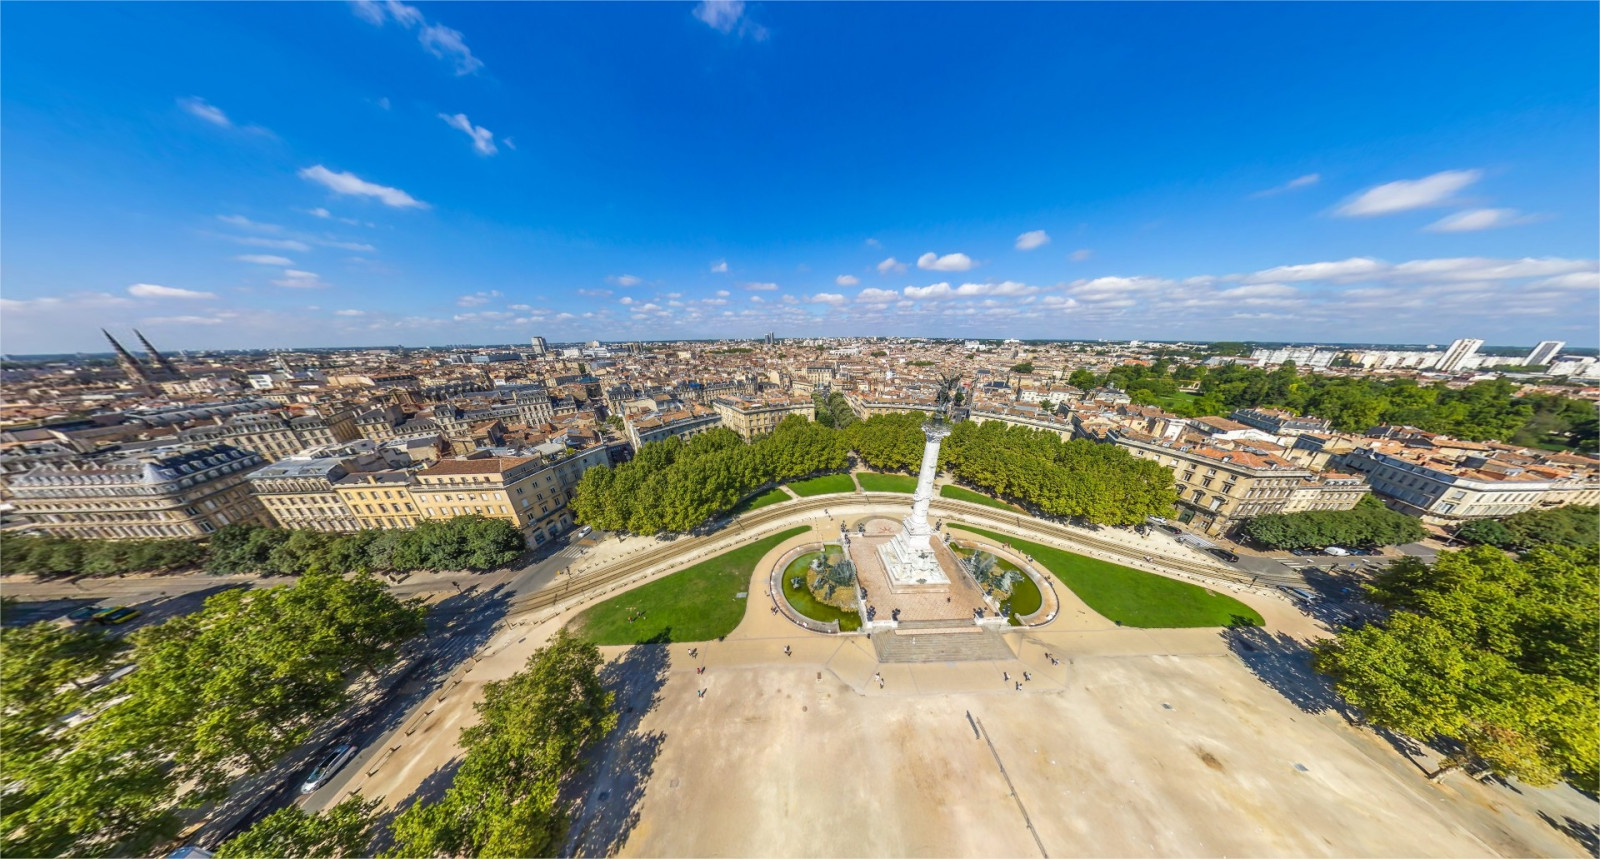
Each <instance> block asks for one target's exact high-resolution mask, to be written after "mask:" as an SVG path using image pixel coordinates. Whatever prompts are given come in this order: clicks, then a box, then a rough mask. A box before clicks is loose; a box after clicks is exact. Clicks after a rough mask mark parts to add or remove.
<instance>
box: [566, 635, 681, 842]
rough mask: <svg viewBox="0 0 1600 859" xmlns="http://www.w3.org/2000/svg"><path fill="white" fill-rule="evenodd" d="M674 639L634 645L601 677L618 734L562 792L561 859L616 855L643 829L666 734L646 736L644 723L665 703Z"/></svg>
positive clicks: (604, 743) (591, 756)
mask: <svg viewBox="0 0 1600 859" xmlns="http://www.w3.org/2000/svg"><path fill="white" fill-rule="evenodd" d="M670 635H671V630H670V629H668V630H663V631H662V632H661V633H660V634H658V635H657V636H656V637H655V638H652V639H651V640H650V641H648V642H646V643H644V644H636V645H634V646H633V647H631V648H629V649H628V651H627V652H626V653H624V654H623V655H622V657H621V658H619V659H617V660H616V661H615V662H612V663H611V664H610V665H607V666H606V667H605V668H603V669H602V670H601V672H600V678H601V681H602V682H603V683H604V684H605V685H606V688H608V689H610V690H611V691H613V692H615V693H616V696H617V699H616V707H617V711H618V720H617V728H616V730H615V731H613V732H612V733H611V735H610V736H609V737H607V738H606V739H605V740H603V741H602V742H601V743H600V744H599V745H598V746H596V747H595V748H594V749H592V750H591V751H590V753H589V755H588V760H587V762H586V765H585V767H584V769H583V771H582V773H581V775H580V776H579V777H578V778H576V779H574V780H573V782H572V783H571V784H570V785H568V786H567V787H566V788H565V789H564V790H563V791H562V793H563V794H564V796H563V799H565V800H566V802H567V804H568V807H569V808H570V809H572V812H573V817H572V829H571V830H570V831H569V832H568V835H567V843H566V845H565V847H564V848H563V849H562V853H561V855H563V856H612V855H615V854H616V853H617V851H618V850H620V849H622V846H623V845H624V844H626V843H627V841H628V835H629V834H630V833H631V832H632V831H633V828H634V827H635V826H636V825H638V823H639V803H640V801H641V800H642V799H643V798H644V793H645V789H646V787H647V786H648V785H649V783H650V777H651V775H652V774H653V773H654V772H655V761H656V757H657V756H658V755H659V754H660V753H661V745H662V743H664V742H665V741H666V734H665V733H662V732H660V731H646V730H644V729H643V728H641V727H640V723H641V722H642V721H643V719H644V717H645V714H647V713H649V712H650V711H651V710H653V709H655V707H656V704H658V703H659V702H660V700H661V694H660V693H661V687H662V686H663V685H664V684H665V683H666V681H667V671H668V668H669V667H670V664H671V655H670V653H669V651H668V650H667V646H666V643H667V642H668V641H670V640H671V638H670Z"/></svg>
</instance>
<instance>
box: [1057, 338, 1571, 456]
mask: <svg viewBox="0 0 1600 859" xmlns="http://www.w3.org/2000/svg"><path fill="white" fill-rule="evenodd" d="M1068 383H1069V384H1071V385H1072V386H1074V387H1077V388H1081V389H1083V390H1089V389H1090V388H1093V387H1095V386H1097V385H1111V386H1113V387H1117V388H1120V389H1122V390H1124V391H1126V392H1128V395H1129V396H1131V397H1132V398H1133V400H1134V402H1137V403H1141V404H1144V405H1164V406H1165V407H1166V408H1167V409H1168V410H1170V411H1172V412H1175V413H1177V414H1180V415H1183V416H1185V417H1199V416H1204V415H1226V414H1228V413H1230V412H1231V411H1233V410H1234V409H1240V408H1255V407H1258V406H1267V407H1271V408H1282V409H1288V410H1289V411H1292V412H1295V413H1296V414H1310V415H1316V416H1318V417H1321V418H1325V419H1327V420H1328V421H1329V422H1331V423H1332V425H1333V428H1334V429H1337V430H1340V431H1343V432H1364V431H1366V430H1368V429H1371V428H1372V427H1374V426H1378V425H1381V424H1391V425H1407V426H1414V427H1419V428H1421V429H1424V430H1427V431H1429V432H1437V433H1445V434H1448V435H1452V436H1456V437H1458V438H1465V439H1472V440H1477V441H1485V440H1496V441H1505V442H1510V443H1512V444H1521V445H1530V446H1531V445H1540V444H1563V445H1567V446H1570V447H1574V448H1579V449H1583V450H1590V451H1593V450H1597V449H1600V422H1597V420H1596V412H1595V407H1594V405H1593V404H1592V403H1588V402H1585V401H1583V400H1578V399H1573V398H1570V397H1563V396H1560V395H1558V394H1544V393H1530V394H1524V395H1520V396H1519V391H1518V386H1517V384H1516V383H1514V382H1511V381H1510V380H1507V379H1493V380H1487V381H1481V382H1474V383H1473V384H1471V385H1467V386H1466V387H1464V388H1451V387H1449V386H1448V385H1446V384H1445V383H1443V382H1440V383H1437V384H1434V385H1419V384H1417V382H1416V381H1415V380H1412V379H1377V378H1363V377H1355V378H1352V377H1344V376H1324V375H1321V374H1318V373H1309V374H1306V375H1301V374H1300V372H1299V370H1298V368H1297V367H1295V365H1294V362H1292V361H1291V362H1286V363H1284V364H1283V365H1281V366H1280V367H1278V368H1277V369H1275V370H1271V371H1268V370H1265V369H1262V368H1259V367H1248V366H1244V365H1240V364H1227V365H1224V366H1221V367H1216V368H1207V367H1205V366H1201V365H1182V366H1176V367H1174V366H1173V365H1171V364H1170V363H1169V362H1168V361H1166V360H1165V359H1157V360H1156V361H1155V362H1153V363H1152V364H1151V365H1150V366H1148V367H1144V366H1132V365H1129V366H1119V367H1115V368H1113V369H1112V370H1111V371H1110V372H1108V373H1106V374H1105V375H1103V376H1096V375H1095V374H1094V373H1091V372H1090V371H1088V370H1082V369H1080V370H1076V371H1074V372H1073V373H1072V375H1071V376H1070V377H1069V378H1068ZM1196 383H1198V387H1199V391H1198V396H1197V397H1196V398H1194V399H1193V401H1192V402H1190V401H1186V400H1185V399H1184V398H1179V397H1178V394H1179V393H1180V391H1179V389H1180V388H1181V387H1188V386H1192V385H1195V384H1196Z"/></svg>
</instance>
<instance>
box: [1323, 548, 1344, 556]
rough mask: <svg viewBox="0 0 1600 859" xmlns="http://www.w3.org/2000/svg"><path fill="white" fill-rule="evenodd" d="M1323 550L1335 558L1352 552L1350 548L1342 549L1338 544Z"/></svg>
mask: <svg viewBox="0 0 1600 859" xmlns="http://www.w3.org/2000/svg"><path fill="white" fill-rule="evenodd" d="M1322 551H1323V552H1325V553H1327V554H1329V555H1332V556H1334V557H1335V558H1342V557H1344V556H1345V555H1348V554H1350V550H1349V549H1341V548H1339V547H1338V546H1329V547H1328V548H1326V549H1323V550H1322Z"/></svg>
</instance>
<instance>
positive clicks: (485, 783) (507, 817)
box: [388, 629, 617, 859]
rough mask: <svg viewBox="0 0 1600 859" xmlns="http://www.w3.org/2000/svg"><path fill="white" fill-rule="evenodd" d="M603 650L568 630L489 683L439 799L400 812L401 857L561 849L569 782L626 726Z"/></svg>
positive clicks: (397, 840)
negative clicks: (608, 682)
mask: <svg viewBox="0 0 1600 859" xmlns="http://www.w3.org/2000/svg"><path fill="white" fill-rule="evenodd" d="M600 662H601V659H600V650H599V648H597V647H595V645H594V644H592V643H590V642H587V641H582V640H580V639H577V638H574V637H573V636H572V635H570V634H569V633H568V632H567V631H566V630H564V629H563V630H561V631H559V632H557V633H556V637H555V638H554V639H553V640H552V641H551V642H550V644H548V645H546V646H545V647H542V648H540V649H539V650H538V651H537V652H535V653H534V654H533V655H532V656H530V657H529V658H528V662H527V665H526V667H525V668H524V670H522V671H521V672H519V673H517V674H514V675H512V676H511V677H508V678H506V679H505V680H499V681H495V682H493V683H489V684H487V685H485V686H484V695H483V700H482V701H480V702H478V703H477V704H476V705H474V706H475V707H476V708H477V711H478V714H479V715H480V717H481V719H480V721H479V722H478V723H477V724H475V725H473V726H472V727H470V728H467V729H466V730H464V731H462V732H461V747H462V748H463V749H465V751H466V757H465V758H464V759H463V760H462V762H461V768H460V769H459V770H458V771H457V772H456V777H455V781H454V782H452V783H451V785H450V788H449V790H447V791H445V794H444V796H443V797H442V798H440V799H439V800H438V801H437V802H431V803H418V804H416V805H413V806H411V807H410V808H407V809H406V810H405V811H403V812H401V813H400V815H399V816H398V817H396V818H395V821H394V826H393V830H392V834H393V836H394V847H393V848H392V850H391V851H390V852H389V854H388V855H389V856H391V857H427V859H432V857H437V856H554V855H556V851H557V850H558V849H559V848H560V846H561V839H562V837H563V836H564V834H565V832H566V809H565V808H564V807H563V806H564V804H563V802H562V800H561V787H562V783H563V782H564V781H565V780H566V778H567V777H568V776H570V775H571V774H572V773H573V772H575V771H576V770H577V769H578V765H579V762H580V760H581V759H582V757H583V755H584V753H585V752H587V751H588V750H589V749H590V748H591V747H593V746H594V745H595V744H596V743H598V742H600V740H601V739H603V738H604V737H605V736H606V735H607V734H609V733H610V732H611V731H612V730H613V729H615V728H616V726H617V713H616V710H615V708H614V706H613V705H614V700H615V695H614V693H611V692H608V691H606V689H605V687H604V686H603V685H602V684H601V681H600V675H599V667H600Z"/></svg>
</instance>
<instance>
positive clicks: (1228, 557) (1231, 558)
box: [1206, 546, 1239, 564]
mask: <svg viewBox="0 0 1600 859" xmlns="http://www.w3.org/2000/svg"><path fill="white" fill-rule="evenodd" d="M1206 551H1207V552H1210V553H1211V554H1213V555H1216V556H1217V557H1219V558H1221V559H1222V560H1224V561H1227V562H1228V563H1230V564H1237V563H1239V556H1238V555H1235V554H1234V553H1232V552H1230V551H1228V550H1227V549H1224V548H1222V547H1221V546H1212V547H1211V548H1209V549H1207V550H1206Z"/></svg>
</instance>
